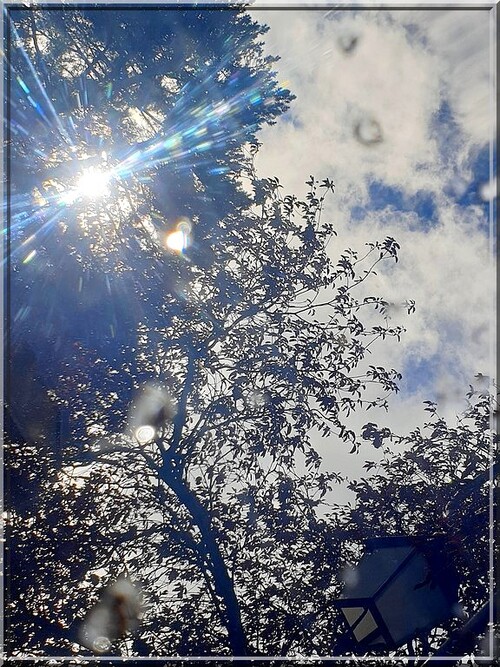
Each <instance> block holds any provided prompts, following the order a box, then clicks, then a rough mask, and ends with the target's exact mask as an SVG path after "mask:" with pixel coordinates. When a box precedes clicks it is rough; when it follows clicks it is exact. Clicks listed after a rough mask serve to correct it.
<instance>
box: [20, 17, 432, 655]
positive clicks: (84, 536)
mask: <svg viewBox="0 0 500 667" xmlns="http://www.w3.org/2000/svg"><path fill="white" fill-rule="evenodd" d="M9 12H10V16H11V19H12V21H13V24H12V35H11V39H12V44H11V46H12V47H13V52H12V53H11V61H10V62H11V65H12V67H13V68H14V72H15V76H12V77H11V83H12V86H13V87H12V90H11V91H10V99H11V104H12V106H11V117H10V120H11V123H10V127H11V130H12V135H13V136H11V139H12V143H11V145H10V150H11V155H10V161H11V164H12V169H11V174H10V176H11V193H10V194H11V198H10V204H11V214H12V216H11V221H12V223H13V224H12V227H11V250H12V254H11V284H10V288H11V289H10V292H11V324H12V325H13V326H12V330H11V336H10V341H9V352H10V358H9V359H10V369H11V370H10V381H9V405H8V414H9V418H11V421H10V422H9V431H10V433H9V435H10V448H11V450H10V451H11V452H12V455H11V456H10V457H9V463H10V466H11V470H12V476H11V492H12V494H11V505H10V507H9V511H10V513H11V517H10V523H11V528H10V531H11V534H10V544H11V549H12V551H13V552H14V554H15V555H16V559H14V557H12V559H11V565H12V569H11V577H12V584H13V587H12V591H15V590H19V591H20V592H22V595H21V594H20V595H18V596H16V595H15V594H14V595H13V596H12V597H11V598H10V600H9V605H8V613H9V631H10V633H11V634H10V647H11V652H12V653H14V654H16V653H17V654H19V653H22V652H29V653H34V654H37V655H46V654H52V655H54V654H60V653H61V652H63V653H69V652H72V651H73V652H74V651H79V652H82V653H87V654H89V653H90V652H89V651H85V650H84V649H82V648H78V647H76V648H75V642H79V640H80V638H79V635H78V627H79V626H80V624H81V621H82V619H83V618H84V616H85V612H86V611H87V610H88V609H89V607H90V606H91V605H92V604H93V603H94V602H95V601H96V600H97V598H98V596H99V593H100V592H101V591H102V589H103V588H104V587H105V586H106V585H107V584H108V583H110V582H112V581H113V580H115V579H117V578H118V576H119V575H121V574H123V573H127V574H128V575H129V576H131V577H135V578H136V579H137V580H140V581H141V584H142V587H143V590H144V596H145V599H146V600H147V603H148V606H147V608H146V610H145V614H144V620H143V623H142V625H141V628H140V631H139V632H138V634H136V635H134V636H132V637H126V638H124V639H122V640H120V641H119V642H117V643H115V644H114V645H113V646H112V648H111V649H110V652H111V653H114V652H118V653H123V654H128V655H136V654H140V655H151V656H154V655H161V654H164V655H174V654H179V655H227V656H228V655H240V656H244V655H250V654H254V655H259V654H260V655H294V654H298V653H303V654H306V655H312V654H315V653H316V654H318V655H321V654H327V653H328V652H329V649H330V648H331V647H332V646H333V645H334V643H335V640H336V638H337V637H338V636H339V635H340V634H342V632H343V630H342V628H341V626H340V621H339V619H338V616H337V614H336V613H335V611H334V608H333V605H332V599H333V598H334V597H335V596H336V595H338V593H339V591H340V585H341V584H340V581H339V577H338V570H339V567H340V566H341V565H342V558H344V555H343V553H344V546H343V545H344V543H345V541H346V539H348V536H346V531H345V526H343V523H342V521H341V519H342V517H341V513H340V510H339V511H338V512H337V515H335V516H332V517H328V516H325V515H324V513H323V512H322V509H323V503H324V499H325V496H326V494H327V493H328V491H329V490H330V489H331V488H332V486H333V485H334V484H335V483H336V482H337V481H339V476H338V474H337V473H336V472H335V471H333V472H332V471H325V470H324V469H323V468H322V467H321V458H320V457H319V455H318V453H317V452H316V450H315V448H314V438H315V437H316V436H317V435H318V434H319V435H321V436H323V437H325V438H330V439H331V440H332V445H333V446H342V443H343V442H344V443H348V445H349V446H351V447H352V448H353V451H354V450H355V449H356V448H357V446H358V443H357V439H356V434H355V433H354V432H353V431H352V430H351V429H349V427H348V421H347V418H348V416H349V414H350V413H351V412H352V410H354V409H356V408H362V407H370V406H371V407H374V406H376V405H379V406H380V405H382V406H383V405H385V404H386V398H387V395H388V394H390V392H392V391H395V390H396V388H397V387H396V381H397V380H398V378H399V375H398V373H397V372H396V371H394V370H387V369H384V368H381V367H379V366H373V365H372V366H369V365H368V364H367V361H368V353H369V352H370V346H371V345H372V343H373V342H374V341H375V340H377V339H379V338H385V337H390V336H393V337H396V338H397V337H399V335H400V334H401V329H399V328H390V327H389V326H388V324H387V320H386V319H384V318H383V314H381V313H380V309H381V308H383V307H384V302H383V300H382V299H381V298H378V297H377V298H376V297H365V298H363V297H361V296H357V293H358V292H359V289H358V287H359V286H360V285H361V284H362V283H364V284H366V283H367V282H368V281H369V278H370V275H372V274H373V272H374V270H375V268H376V267H377V265H378V264H379V263H381V262H387V261H393V260H395V259H397V250H398V245H397V243H396V242H395V240H394V239H391V238H387V239H384V240H383V241H382V242H376V243H372V244H368V246H367V251H366V254H365V255H364V256H363V257H360V256H358V255H357V254H356V253H355V252H354V251H353V250H351V249H347V250H346V251H344V252H342V253H340V254H339V255H340V257H339V260H338V261H333V260H332V255H331V253H330V247H331V245H333V243H332V242H333V241H334V237H335V230H334V226H333V225H332V224H331V223H330V222H329V221H325V220H324V219H323V205H324V202H325V198H326V197H327V196H331V192H332V191H333V184H332V183H331V182H330V181H328V180H325V181H322V182H321V183H320V182H317V181H316V180H315V179H313V178H312V177H311V179H310V180H309V182H308V185H309V192H308V194H307V197H306V199H305V201H299V200H297V198H295V197H293V196H285V197H283V196H282V195H281V194H280V186H279V183H278V181H277V180H276V179H267V180H262V179H258V178H257V176H256V174H255V172H254V170H253V164H252V153H255V151H256V150H257V148H258V144H257V142H256V132H257V130H258V128H259V127H260V125H261V124H262V123H264V122H273V119H274V118H275V117H276V115H277V114H278V113H280V112H281V111H283V110H284V109H285V108H286V106H287V104H288V102H289V101H290V99H291V98H290V95H289V93H288V92H287V91H284V90H282V89H279V88H278V87H277V85H276V82H275V79H274V74H273V73H272V71H271V69H270V67H271V64H272V63H271V61H270V60H269V59H264V57H263V55H262V49H261V45H260V44H259V43H258V42H257V40H258V39H259V36H260V35H261V34H262V32H263V30H262V28H260V27H258V26H256V25H255V24H254V23H252V22H251V21H250V19H249V18H248V15H247V14H245V13H244V12H242V11H240V10H224V11H223V10H219V9H217V10H215V9H214V10H203V11H201V10H197V9H192V10H182V11H179V10H176V11H175V12H174V11H173V10H168V11H160V10H154V12H153V13H150V12H144V11H143V10H141V11H135V12H133V13H132V12H131V11H130V12H129V10H127V11H123V13H120V14H119V17H120V18H119V20H117V15H116V13H115V14H113V17H112V20H109V21H103V19H102V12H100V11H98V10H85V11H76V10H64V11H60V12H59V13H58V12H54V11H52V10H50V11H49V10H39V9H36V10H35V11H33V12H32V11H30V10H26V9H11V10H9ZM17 77H19V79H18V78H17ZM35 121H36V122H35ZM30 122H31V123H32V125H33V127H35V128H36V131H35V133H34V137H31V138H29V139H28V138H23V135H25V132H26V128H27V124H28V123H30ZM23 130H24V132H23ZM15 132H17V134H15ZM219 132H220V133H221V134H219ZM208 138H209V139H210V142H209V141H208ZM207 143H208V144H209V145H207ZM37 151H38V152H37ZM73 155H74V156H76V157H73ZM89 173H90V175H91V176H93V177H95V176H96V175H97V176H98V177H100V178H101V179H102V180H103V181H104V182H101V183H99V178H97V180H96V179H95V178H93V180H92V187H93V188H94V189H96V190H97V191H98V193H97V194H99V192H100V196H99V197H98V198H93V196H92V193H87V191H86V190H84V189H82V187H83V186H82V185H81V180H80V179H81V178H82V177H83V176H85V177H87V176H88V175H89ZM245 178H246V179H248V183H247V185H246V187H245V188H243V187H242V185H241V181H242V179H245ZM94 194H95V193H94ZM33 202H35V203H37V209H36V212H35V213H34V214H33V215H28V214H27V211H28V210H30V209H31V208H32V207H33ZM184 218H187V220H186V219H184ZM39 228H41V229H42V230H44V231H42V236H41V232H40V231H39ZM35 230H36V231H37V233H36V234H35V235H34V236H33V234H34V231H35ZM174 235H175V236H174ZM335 243H336V241H335ZM35 250H36V253H37V254H36V255H34V254H33V252H34V251H35ZM365 267H366V268H365ZM365 281H366V283H365ZM26 294H30V295H31V296H30V297H27V296H26ZM412 308H413V305H412V304H411V303H408V309H409V310H411V309H412ZM28 379H29V382H28ZM31 383H35V386H36V391H32V393H31V394H28V392H27V387H28V386H29V385H30V384H31ZM372 388H375V389H376V391H371V389H372ZM141 392H142V393H141ZM148 396H149V398H151V396H153V397H155V398H154V400H153V399H151V400H152V403H154V405H156V406H157V408H158V410H157V414H156V416H155V414H152V417H151V419H152V421H150V420H147V421H146V422H144V423H142V422H141V421H140V420H139V421H137V419H138V418H137V415H138V414H143V412H141V411H142V406H143V405H144V401H146V404H148V401H149V399H148ZM14 397H15V400H14ZM161 405H162V406H163V407H162V409H159V408H160V407H161ZM146 412H147V410H146ZM150 412H151V411H150ZM141 427H147V428H146V431H144V430H142V431H141V432H139V429H140V428H141ZM145 433H146V435H145ZM436 437H437V436H436ZM28 492H30V493H33V498H34V499H35V497H36V504H35V507H34V508H32V509H31V508H28V507H27V506H26V504H25V503H24V504H23V500H25V498H26V496H25V494H27V493H28ZM360 494H362V489H361V488H360ZM33 502H34V503H35V500H33ZM30 514H31V515H32V516H30ZM33 526H36V528H33ZM45 534H49V535H50V540H44V535H45ZM29 540H31V542H29ZM29 544H33V547H32V548H30V547H29ZM18 562H22V568H21V567H19V568H18V567H17V565H16V563H18ZM56 582H57V583H56ZM96 650H97V648H96ZM105 652H106V651H104V653H105Z"/></svg>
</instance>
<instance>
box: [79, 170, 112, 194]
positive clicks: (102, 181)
mask: <svg viewBox="0 0 500 667" xmlns="http://www.w3.org/2000/svg"><path fill="white" fill-rule="evenodd" d="M110 178H111V175H110V174H109V173H108V172H105V171H101V170H100V169H94V168H90V169H86V170H85V171H84V172H83V173H82V175H81V176H80V178H79V179H78V182H77V185H76V188H77V190H78V192H79V193H80V195H81V196H82V197H85V198H89V199H100V198H101V197H104V196H106V195H107V194H109V181H110Z"/></svg>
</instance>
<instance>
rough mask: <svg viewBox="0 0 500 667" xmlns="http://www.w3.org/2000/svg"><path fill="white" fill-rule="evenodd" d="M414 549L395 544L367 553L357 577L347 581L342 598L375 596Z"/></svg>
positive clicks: (356, 572) (359, 566)
mask: <svg viewBox="0 0 500 667" xmlns="http://www.w3.org/2000/svg"><path fill="white" fill-rule="evenodd" d="M412 550H413V547H412V546H395V547H390V548H384V549H377V550H375V551H373V552H370V553H367V554H365V555H364V556H363V558H362V559H361V561H360V563H359V565H358V566H357V568H356V570H355V574H356V577H355V579H354V580H353V581H352V582H349V583H346V585H345V588H344V591H343V593H342V598H343V599H349V598H367V597H373V596H374V595H375V593H376V592H377V591H378V589H379V588H380V587H381V586H382V584H384V583H385V582H386V581H387V579H389V577H390V576H391V574H392V573H393V572H394V570H396V568H397V567H398V565H400V564H401V563H402V562H403V560H404V559H405V558H406V557H407V556H408V555H409V554H410V553H411V551H412Z"/></svg>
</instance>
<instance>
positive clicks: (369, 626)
mask: <svg viewBox="0 0 500 667" xmlns="http://www.w3.org/2000/svg"><path fill="white" fill-rule="evenodd" d="M377 627H378V626H377V624H376V622H375V619H374V618H373V616H372V613H371V611H367V612H366V614H365V616H364V617H363V618H362V619H361V621H360V622H359V623H358V624H357V625H356V626H355V627H354V628H353V633H354V636H355V637H356V639H357V640H358V642H361V641H363V639H364V638H365V637H368V635H369V634H371V633H372V632H373V631H374V630H376V629H377Z"/></svg>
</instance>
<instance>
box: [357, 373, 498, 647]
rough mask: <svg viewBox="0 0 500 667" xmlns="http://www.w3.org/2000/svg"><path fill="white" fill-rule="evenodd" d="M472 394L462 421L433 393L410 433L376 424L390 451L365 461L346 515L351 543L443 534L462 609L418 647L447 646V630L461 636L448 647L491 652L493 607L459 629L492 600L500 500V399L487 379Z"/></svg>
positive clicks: (374, 431) (375, 440)
mask: <svg viewBox="0 0 500 667" xmlns="http://www.w3.org/2000/svg"><path fill="white" fill-rule="evenodd" d="M481 379H482V380H483V384H484V378H481V377H478V382H480V381H481ZM467 399H468V408H467V409H466V410H465V411H464V412H463V414H462V415H460V416H459V418H458V421H457V424H456V425H451V424H448V423H447V422H446V421H445V420H444V419H443V418H442V417H441V416H440V415H439V412H438V406H437V404H435V403H433V402H431V401H426V410H427V411H428V412H429V413H430V420H429V422H428V423H426V424H424V426H423V428H417V429H415V430H414V431H413V432H412V433H410V434H408V435H404V436H396V435H395V434H393V433H391V432H390V431H388V429H382V428H380V427H378V426H377V425H376V424H368V425H367V426H366V427H365V431H364V435H365V439H366V440H368V441H371V443H372V444H376V445H377V446H383V447H384V459H383V461H382V462H381V463H379V464H375V463H371V462H367V463H366V466H365V467H366V468H367V470H368V471H372V474H371V475H370V476H369V477H368V478H366V479H361V480H357V481H355V482H352V483H351V489H352V490H353V491H355V493H356V506H355V507H354V508H353V509H352V511H351V512H349V513H348V515H347V516H346V517H345V525H346V528H347V527H350V534H351V538H354V542H351V545H350V546H349V540H347V541H346V547H347V551H349V549H352V547H353V545H355V544H356V542H357V540H360V539H364V538H366V537H375V536H376V537H380V536H384V535H408V536H424V537H431V536H433V535H442V536H444V538H445V542H444V545H445V546H444V548H443V551H442V553H441V561H442V567H443V573H442V576H443V577H444V576H445V572H446V568H449V567H450V566H451V567H453V568H455V569H456V571H457V574H458V580H459V581H460V589H459V600H460V608H459V609H457V610H455V611H456V617H455V618H454V619H452V620H451V621H450V622H449V623H448V624H446V625H445V626H444V627H443V628H436V629H434V630H433V631H432V632H431V633H430V635H429V636H427V635H424V636H422V637H419V638H417V640H416V641H415V642H414V643H413V646H412V647H411V650H410V653H411V654H413V655H415V654H417V655H418V654H421V655H429V653H434V652H439V650H440V647H441V646H442V645H444V642H445V639H446V637H447V636H450V637H451V638H452V639H453V637H455V636H456V637H458V638H460V639H461V641H456V642H455V645H454V646H453V642H452V641H450V644H452V646H451V648H454V650H453V651H452V652H451V653H449V654H448V655H457V652H459V651H463V652H464V650H465V649H464V647H467V648H468V652H469V653H472V652H474V653H475V654H480V653H481V652H483V654H487V653H488V652H489V650H488V649H487V648H486V646H485V644H484V642H483V644H482V640H483V638H484V636H485V635H486V633H487V622H488V619H489V611H487V612H486V613H485V614H483V621H482V623H481V624H477V627H475V629H474V635H473V636H472V637H461V636H460V633H459V632H457V630H458V629H459V628H460V627H461V626H463V624H464V622H465V620H467V619H468V618H469V619H470V618H473V617H474V616H475V615H476V614H477V613H478V612H480V611H481V609H483V608H484V607H485V606H486V607H488V606H489V603H490V593H491V590H490V588H491V584H492V581H491V571H490V567H491V563H490V538H491V535H490V505H491V502H492V501H493V502H495V503H496V502H498V499H497V498H496V497H495V498H494V500H493V496H492V495H491V494H492V493H493V492H494V493H495V494H496V492H497V488H496V487H494V488H493V489H492V488H491V481H490V480H492V479H493V480H494V479H495V477H496V476H497V472H498V459H497V454H495V458H493V455H494V453H495V452H497V445H498V435H497V434H496V432H495V431H494V430H492V424H491V416H492V414H493V412H494V410H495V407H496V405H497V404H496V400H495V399H494V398H493V397H492V396H490V395H489V393H488V392H487V391H485V389H484V387H483V389H482V390H479V391H477V390H474V388H473V387H471V388H470V392H469V393H468V395H467ZM387 441H389V442H390V444H387ZM399 448H402V450H403V451H398V449H399ZM394 450H396V451H394ZM375 470H376V474H373V471H375ZM353 526H355V527H357V528H355V529H354V530H353ZM358 546H359V542H358ZM497 547H498V545H497ZM344 557H346V556H344ZM350 557H351V558H352V554H351V556H350ZM496 558H497V559H498V554H496ZM464 639H465V642H464ZM403 651H404V649H403Z"/></svg>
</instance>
